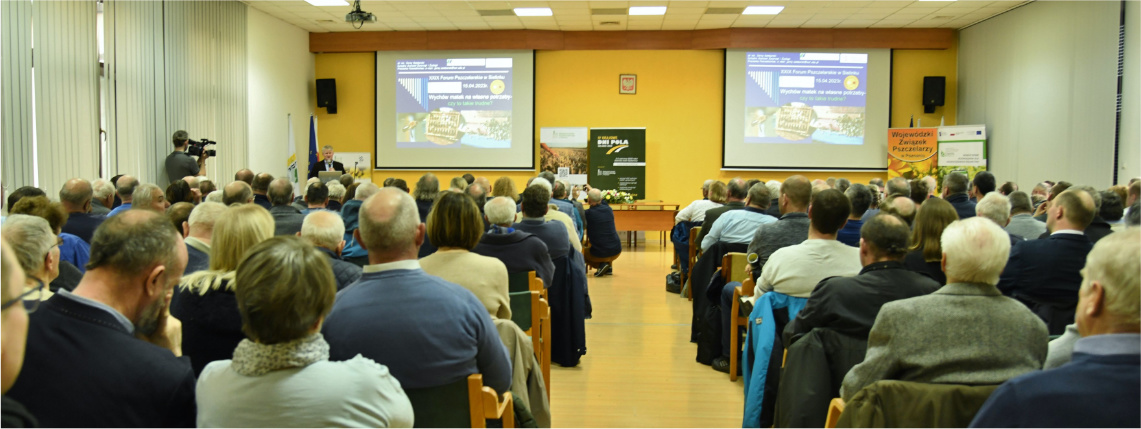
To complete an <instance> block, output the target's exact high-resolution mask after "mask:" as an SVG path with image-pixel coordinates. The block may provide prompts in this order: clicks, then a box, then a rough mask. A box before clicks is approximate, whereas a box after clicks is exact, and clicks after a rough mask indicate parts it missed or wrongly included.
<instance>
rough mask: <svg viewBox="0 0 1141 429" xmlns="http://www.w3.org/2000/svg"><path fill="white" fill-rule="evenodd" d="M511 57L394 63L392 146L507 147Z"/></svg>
mask: <svg viewBox="0 0 1141 429" xmlns="http://www.w3.org/2000/svg"><path fill="white" fill-rule="evenodd" d="M512 63H513V61H512V58H445V59H413V60H405V59H402V60H397V61H396V117H395V118H394V120H395V121H396V135H395V138H396V147H397V148H460V147H469V148H484V149H508V148H511V136H512V127H511V108H512V97H513V96H512V81H511V79H512V76H511V72H512V70H513V69H512Z"/></svg>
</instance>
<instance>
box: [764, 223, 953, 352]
mask: <svg viewBox="0 0 1141 429" xmlns="http://www.w3.org/2000/svg"><path fill="white" fill-rule="evenodd" d="M910 236H911V230H910V229H908V228H907V224H906V223H904V222H903V220H901V219H899V218H898V217H895V216H893V215H888V214H880V215H877V216H875V217H873V218H871V219H869V220H868V221H867V222H866V223H865V224H864V226H863V228H860V262H861V263H863V265H864V268H863V269H862V270H860V274H859V275H857V276H855V277H829V278H826V279H824V280H823V281H821V282H820V284H818V285H816V289H814V290H813V291H812V296H810V297H809V298H808V303H807V304H805V306H804V309H803V310H800V313H798V314H797V316H796V319H793V320H792V321H791V322H789V324H788V325H787V326H786V327H785V329H784V344H785V345H786V346H788V345H792V343H793V342H795V341H796V340H798V339H800V337H801V336H803V335H805V334H807V333H808V332H810V331H812V329H813V328H828V329H831V330H833V331H836V332H838V333H841V334H846V335H851V336H853V337H857V338H861V339H867V337H868V332H869V331H871V329H872V324H874V323H875V321H876V315H877V314H879V311H880V307H883V305H884V304H886V303H888V302H891V301H895V300H898V299H905V298H911V297H915V296H920V295H926V294H929V293H931V292H934V291H936V290H937V289H939V287H940V285H939V283H938V282H936V281H934V280H931V278H929V277H927V276H924V275H922V274H918V273H915V272H912V271H908V270H907V269H906V268H905V267H904V266H903V263H902V260H903V255H905V254H906V253H907V244H908V240H909V237H910Z"/></svg>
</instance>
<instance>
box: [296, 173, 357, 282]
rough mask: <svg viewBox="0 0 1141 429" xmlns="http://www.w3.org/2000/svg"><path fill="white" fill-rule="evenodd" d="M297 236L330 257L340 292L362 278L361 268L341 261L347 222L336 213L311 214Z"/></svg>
mask: <svg viewBox="0 0 1141 429" xmlns="http://www.w3.org/2000/svg"><path fill="white" fill-rule="evenodd" d="M374 186H375V185H374ZM297 235H299V236H301V238H304V239H306V240H308V241H309V242H310V243H313V245H314V246H316V247H317V250H319V251H321V253H324V254H325V256H328V257H329V264H330V265H332V267H333V277H334V278H335V279H336V280H337V290H338V291H340V290H342V289H344V288H345V286H348V285H350V284H352V283H353V282H356V281H357V280H359V279H360V278H361V267H358V266H356V265H354V264H351V263H349V262H345V261H344V260H343V259H341V251H342V250H344V248H345V222H344V221H343V220H341V217H340V216H337V214H336V213H333V212H328V211H315V212H313V213H309V215H307V216H305V222H304V223H302V224H301V232H299V233H297Z"/></svg>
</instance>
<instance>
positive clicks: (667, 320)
mask: <svg viewBox="0 0 1141 429" xmlns="http://www.w3.org/2000/svg"><path fill="white" fill-rule="evenodd" d="M648 235H649V240H647V241H648V243H647V242H643V243H639V244H638V247H637V248H636V249H630V248H626V249H625V250H624V251H623V254H622V256H621V257H620V258H619V259H618V260H617V261H615V264H614V274H613V275H610V276H606V277H602V278H595V277H593V276H590V280H589V290H590V299H591V302H592V304H593V306H594V318H593V319H590V320H587V321H586V345H587V353H586V355H585V356H583V358H582V362H581V363H580V364H579V365H578V366H577V367H575V368H562V367H559V366H558V365H557V364H556V365H553V366H552V368H551V415H552V418H551V420H552V423H553V426H554V427H741V410H742V407H743V401H744V392H743V384H742V381H741V380H740V379H739V380H738V381H737V382H735V383H733V382H729V377H728V376H727V375H726V374H723V373H720V372H716V371H714V370H713V369H711V368H710V367H708V366H705V365H702V364H699V363H697V362H696V361H695V360H694V357H695V354H696V346H695V345H694V344H693V343H690V342H689V330H690V315H691V313H692V310H691V308H692V307H691V305H692V304H691V303H690V301H689V300H686V299H683V298H680V297H679V296H678V295H677V294H672V293H667V292H666V291H665V276H666V274H668V273H669V272H670V264H672V263H673V254H672V251H673V247H672V245H670V244H667V245H666V246H665V247H662V246H661V245H659V244H658V237H657V235H656V234H655V233H650V234H648ZM591 273H592V274H593V270H591Z"/></svg>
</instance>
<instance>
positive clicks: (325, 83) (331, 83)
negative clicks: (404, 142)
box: [317, 79, 943, 113]
mask: <svg viewBox="0 0 1141 429" xmlns="http://www.w3.org/2000/svg"><path fill="white" fill-rule="evenodd" d="M924 99H925V100H926V98H924ZM939 100H943V96H942V95H940V96H939ZM940 103H942V101H940ZM317 107H324V108H326V109H327V110H326V111H327V112H329V113H337V80H336V79H317Z"/></svg>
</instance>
